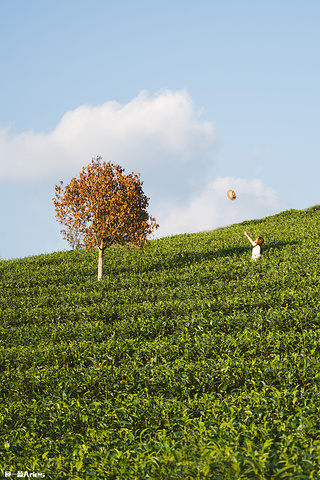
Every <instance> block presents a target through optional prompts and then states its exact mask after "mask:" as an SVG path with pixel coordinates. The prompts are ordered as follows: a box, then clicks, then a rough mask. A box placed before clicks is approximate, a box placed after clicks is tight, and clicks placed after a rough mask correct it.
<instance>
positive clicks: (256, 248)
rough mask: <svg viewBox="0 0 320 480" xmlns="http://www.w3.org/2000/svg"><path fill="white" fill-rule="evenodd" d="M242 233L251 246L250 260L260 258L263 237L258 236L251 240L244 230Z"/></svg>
mask: <svg viewBox="0 0 320 480" xmlns="http://www.w3.org/2000/svg"><path fill="white" fill-rule="evenodd" d="M244 234H245V236H246V237H247V239H248V240H249V242H250V243H251V245H252V246H253V249H252V257H251V260H254V261H256V260H260V258H261V252H262V244H263V242H264V240H263V238H262V237H258V238H257V239H256V240H255V241H253V240H252V238H250V237H249V235H248V234H247V232H244Z"/></svg>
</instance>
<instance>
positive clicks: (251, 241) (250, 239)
mask: <svg viewBox="0 0 320 480" xmlns="http://www.w3.org/2000/svg"><path fill="white" fill-rule="evenodd" d="M244 234H245V236H246V237H247V239H248V240H249V242H250V243H253V240H252V238H250V237H249V235H248V234H247V232H244Z"/></svg>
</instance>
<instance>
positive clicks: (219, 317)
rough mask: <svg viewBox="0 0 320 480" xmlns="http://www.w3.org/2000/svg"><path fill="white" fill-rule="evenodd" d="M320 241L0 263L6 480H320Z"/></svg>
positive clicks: (295, 220)
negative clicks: (257, 256) (100, 272)
mask: <svg viewBox="0 0 320 480" xmlns="http://www.w3.org/2000/svg"><path fill="white" fill-rule="evenodd" d="M319 227H320V206H314V207H311V208H309V209H307V210H302V211H298V210H290V211H285V212H283V213H280V214H278V215H275V216H271V217H267V218H263V219H260V220H252V221H248V222H243V223H242V224H237V225H232V226H230V227H228V228H223V229H219V230H215V231H210V232H202V233H197V234H189V235H188V234H185V235H177V236H172V237H168V238H163V239H158V240H152V241H151V242H150V244H149V246H148V247H147V248H145V249H143V250H135V249H120V248H118V249H117V248H110V249H109V250H107V251H106V254H105V269H104V277H103V279H102V280H101V281H99V282H98V281H97V280H96V273H97V272H96V271H97V252H95V251H91V252H87V251H85V250H81V249H80V250H72V251H65V252H59V253H53V254H45V255H39V256H34V257H27V258H22V259H17V260H7V261H2V262H0V282H1V289H0V394H1V402H0V478H9V477H11V478H18V477H20V478H22V477H23V478H45V479H53V480H55V479H75V480H78V479H101V480H105V479H107V480H127V479H128V480H140V479H141V480H142V479H143V480H148V479H150V480H151V479H154V480H158V479H159V480H160V479H162V480H167V479H168V480H169V479H170V480H171V479H172V480H173V479H183V480H187V479H201V480H202V479H215V480H236V479H246V480H248V479H275V480H278V479H279V480H280V479H320V355H319V354H320V268H319V258H320V244H319V238H320V228H319ZM244 230H246V231H247V232H248V233H249V235H250V236H251V237H252V238H256V237H257V236H258V235H262V236H263V237H264V239H265V243H264V249H263V253H262V259H261V261H258V262H252V261H251V250H252V247H251V245H250V243H249V242H248V240H247V239H246V238H245V236H244V235H243V232H244Z"/></svg>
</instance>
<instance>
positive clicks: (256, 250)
mask: <svg viewBox="0 0 320 480" xmlns="http://www.w3.org/2000/svg"><path fill="white" fill-rule="evenodd" d="M252 246H253V249H252V257H251V260H259V258H260V256H261V247H260V245H256V242H252Z"/></svg>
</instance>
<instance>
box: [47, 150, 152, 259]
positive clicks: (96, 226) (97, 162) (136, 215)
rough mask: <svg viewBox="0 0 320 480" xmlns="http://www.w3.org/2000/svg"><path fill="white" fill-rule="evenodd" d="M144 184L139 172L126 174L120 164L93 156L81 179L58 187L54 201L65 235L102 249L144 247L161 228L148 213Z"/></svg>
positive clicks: (69, 238) (75, 179)
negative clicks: (156, 230)
mask: <svg viewBox="0 0 320 480" xmlns="http://www.w3.org/2000/svg"><path fill="white" fill-rule="evenodd" d="M142 183H143V182H142V181H141V180H140V175H139V174H138V175H136V174H133V173H131V174H129V175H125V174H124V169H123V168H122V167H120V166H119V165H114V164H112V163H111V162H108V163H105V162H103V161H102V158H101V157H97V158H93V159H92V161H91V163H90V164H89V165H88V166H87V167H84V168H83V169H82V171H81V172H80V175H79V178H73V179H72V180H71V182H70V183H69V185H66V186H65V187H64V186H63V182H60V185H59V186H56V187H55V197H54V198H53V202H54V205H55V210H56V217H57V219H58V221H59V222H60V223H61V224H62V225H63V226H64V227H65V228H64V229H63V230H61V232H62V233H63V235H64V238H65V239H66V240H67V241H68V242H69V243H70V245H73V244H74V243H75V239H76V241H77V244H78V245H79V246H85V247H86V248H96V247H98V248H99V250H101V251H102V252H103V251H104V249H105V248H106V247H110V246H112V245H130V246H142V245H143V244H144V243H145V242H146V241H147V237H148V236H149V235H150V234H151V233H152V232H153V230H154V229H156V228H158V224H157V223H156V220H155V219H154V218H153V217H150V216H149V214H148V212H147V207H148V204H149V199H148V198H147V197H146V196H145V194H144V193H143V190H142Z"/></svg>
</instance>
